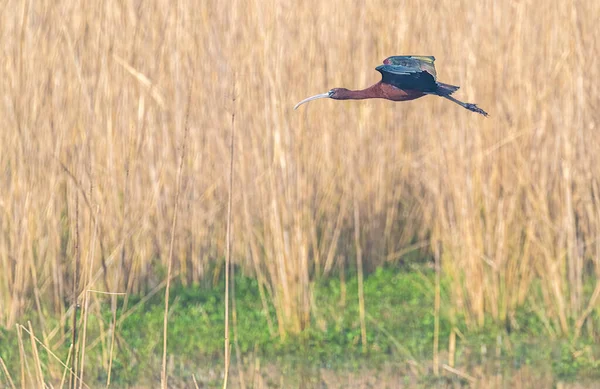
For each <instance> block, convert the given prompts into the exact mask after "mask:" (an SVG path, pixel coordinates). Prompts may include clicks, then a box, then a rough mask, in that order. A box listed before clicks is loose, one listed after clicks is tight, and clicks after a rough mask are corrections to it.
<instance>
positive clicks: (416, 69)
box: [375, 65, 438, 93]
mask: <svg viewBox="0 0 600 389" xmlns="http://www.w3.org/2000/svg"><path fill="white" fill-rule="evenodd" d="M375 69H376V70H377V71H379V72H380V73H381V75H382V81H383V82H384V83H386V84H390V85H393V86H395V87H396V88H399V89H406V90H417V91H421V92H425V93H431V92H435V91H436V90H437V88H438V84H437V82H436V81H435V75H432V74H431V73H429V72H428V71H425V70H422V69H421V67H420V66H403V65H379V66H377V67H376V68H375Z"/></svg>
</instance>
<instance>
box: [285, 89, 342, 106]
mask: <svg viewBox="0 0 600 389" xmlns="http://www.w3.org/2000/svg"><path fill="white" fill-rule="evenodd" d="M345 92H348V89H346V88H333V89H331V90H330V91H329V92H327V93H321V94H318V95H314V96H311V97H307V98H306V99H304V100H302V101H301V102H299V103H298V104H296V106H295V107H294V109H297V108H298V107H299V106H301V105H302V104H304V103H308V102H309V101H312V100H316V99H324V98H330V99H335V100H343V99H344V98H345Z"/></svg>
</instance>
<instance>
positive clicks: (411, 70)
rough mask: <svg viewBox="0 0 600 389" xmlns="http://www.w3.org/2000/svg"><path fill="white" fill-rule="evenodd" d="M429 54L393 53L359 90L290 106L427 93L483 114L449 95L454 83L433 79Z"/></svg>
mask: <svg viewBox="0 0 600 389" xmlns="http://www.w3.org/2000/svg"><path fill="white" fill-rule="evenodd" d="M434 61H435V58H434V57H433V56H423V55H395V56H392V57H388V58H386V59H385V60H384V61H383V65H380V66H377V67H376V68H375V69H376V70H377V71H378V72H380V73H381V77H382V78H381V81H379V82H378V83H377V84H375V85H372V86H370V87H368V88H366V89H362V90H348V89H346V88H333V89H331V90H330V91H329V92H327V93H321V94H318V95H315V96H311V97H308V98H306V99H304V100H302V101H301V102H299V103H298V104H296V106H295V107H294V109H296V108H298V107H299V106H300V105H302V104H304V103H307V102H309V101H312V100H316V99H323V98H330V99H335V100H362V99H387V100H392V101H407V100H414V99H418V98H419V97H422V96H425V95H426V94H427V95H437V96H440V97H443V98H445V99H448V100H450V101H452V102H453V103H456V104H458V105H460V106H461V107H464V108H466V109H468V110H469V111H472V112H476V113H479V114H481V115H483V116H487V115H488V114H487V112H485V111H484V110H483V109H481V108H479V107H478V106H477V105H476V104H471V103H465V102H462V101H460V100H457V99H455V98H454V97H452V96H451V95H452V93H454V92H456V91H457V90H458V88H459V87H458V86H454V85H449V84H444V83H442V82H438V81H437V74H436V71H435V66H434V65H433V63H434Z"/></svg>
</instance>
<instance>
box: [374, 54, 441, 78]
mask: <svg viewBox="0 0 600 389" xmlns="http://www.w3.org/2000/svg"><path fill="white" fill-rule="evenodd" d="M434 62H435V57H434V56H432V55H394V56H391V57H387V58H386V59H384V60H383V64H384V65H401V66H406V67H409V68H415V69H421V70H423V71H426V72H427V73H429V74H431V75H432V76H433V77H436V76H437V75H436V73H435V65H434V64H433V63H434Z"/></svg>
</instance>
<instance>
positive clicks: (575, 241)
mask: <svg viewBox="0 0 600 389" xmlns="http://www.w3.org/2000/svg"><path fill="white" fill-rule="evenodd" d="M1 3H2V6H0V53H1V54H0V67H1V71H0V90H1V92H0V95H1V97H2V99H1V102H0V129H1V130H0V267H1V271H0V325H1V326H2V327H4V328H7V329H14V328H15V326H16V325H17V324H23V325H24V326H25V327H27V325H26V323H24V322H23V321H22V320H23V318H24V317H25V316H27V317H29V318H33V319H34V320H35V322H36V328H31V327H29V329H31V330H32V331H34V332H35V334H36V336H37V337H38V338H39V339H40V342H41V343H42V344H44V345H45V346H46V347H48V348H50V349H56V348H57V347H58V346H59V345H62V344H65V343H68V342H69V338H70V336H71V335H70V333H69V330H68V328H70V327H69V326H70V323H71V321H72V320H73V307H74V304H75V303H77V304H79V305H80V306H83V307H84V308H85V307H89V308H88V309H90V310H92V311H93V310H95V309H99V308H98V307H99V306H100V305H102V304H104V305H107V304H108V305H110V301H111V300H110V297H107V296H106V295H103V294H100V293H99V292H110V293H126V294H127V295H132V294H142V295H144V294H148V293H150V292H154V291H156V290H162V289H161V288H164V285H165V281H166V273H165V269H166V268H167V265H168V260H169V257H170V256H169V249H170V242H171V237H173V253H172V259H173V268H172V271H173V277H174V280H176V281H178V282H182V283H183V284H184V285H192V284H198V283H199V282H202V280H213V279H219V278H220V277H222V274H223V271H224V262H223V258H224V253H225V243H226V239H225V236H226V214H227V196H228V174H229V141H230V138H229V137H230V129H231V121H232V115H233V114H234V115H235V131H236V139H235V142H236V143H235V157H234V169H235V174H234V177H233V198H232V204H233V208H232V220H233V225H232V232H233V248H232V261H233V263H234V264H236V269H240V270H241V271H242V272H244V273H245V274H248V275H250V276H252V277H255V278H256V279H257V280H258V282H259V285H260V287H261V289H260V290H261V298H262V301H263V305H264V306H265V307H266V306H267V304H271V303H272V304H273V305H274V307H275V312H276V320H274V321H273V323H270V324H272V326H273V336H275V337H277V336H278V337H280V338H281V339H285V338H286V337H288V336H290V335H293V334H297V333H300V332H301V331H303V330H304V329H305V328H307V326H309V325H310V318H311V312H312V311H313V310H314V309H315V304H317V305H318V301H315V299H314V298H313V297H312V295H311V293H312V292H311V290H312V289H311V286H312V284H313V282H314V281H315V280H317V279H321V278H326V277H329V276H331V275H332V274H333V272H334V271H336V269H339V268H340V267H341V268H344V267H356V263H357V262H356V261H357V253H358V259H359V260H362V263H363V268H364V270H365V274H366V275H365V276H367V275H368V273H369V272H370V271H372V270H373V269H375V268H377V267H379V266H382V265H386V264H388V265H390V264H395V263H398V262H399V261H402V260H403V257H404V256H405V255H407V254H408V253H412V252H415V251H419V252H421V253H422V255H423V256H425V255H431V256H433V257H436V259H437V261H438V264H439V266H440V267H439V270H440V274H441V277H444V278H445V279H449V280H451V283H450V293H449V295H450V297H449V298H448V299H445V300H444V301H442V302H439V300H438V303H439V304H441V305H442V306H441V307H439V306H437V307H431V309H432V310H433V309H436V312H437V311H439V310H440V309H441V310H442V311H443V312H446V314H447V315H448V316H449V317H450V319H451V320H458V319H457V318H458V317H460V318H461V320H465V322H466V323H467V326H468V328H469V329H472V330H477V329H478V328H481V327H483V325H484V323H485V321H486V320H488V319H489V320H492V321H495V322H500V323H506V325H507V326H510V327H511V328H518V327H519V325H520V323H519V322H518V320H517V319H516V318H515V311H516V310H517V309H518V308H519V307H520V306H522V305H523V304H525V303H528V304H530V305H531V306H534V307H536V313H535V314H536V315H538V316H539V318H540V319H541V320H542V321H543V322H544V323H545V329H546V335H547V336H548V337H549V338H555V337H570V338H577V337H579V336H582V334H585V335H586V336H590V337H592V338H595V339H600V328H598V325H600V320H599V318H600V305H599V304H600V137H599V136H598V132H599V131H600V128H599V123H600V89H599V88H598V87H596V84H597V80H598V79H600V60H599V59H598V57H599V56H600V38H599V37H600V28H599V27H598V19H599V18H600V2H598V1H592V0H584V1H573V2H545V1H541V0H538V1H534V0H523V1H512V2H500V1H479V2H473V1H470V2H469V1H450V0H444V1H431V0H426V1H419V2H411V3H407V2H401V1H392V0H373V1H368V2H364V3H363V2H350V1H346V0H330V1H315V0H308V1H304V2H293V1H273V0H231V1H220V2H218V1H201V2H186V1H178V2H172V1H164V0H154V1H146V2H120V1H112V0H107V1H103V2H76V1H58V2H53V1H47V0H42V1H30V0H22V1H15V0H6V1H2V2H1ZM400 54H422V55H435V57H436V65H437V71H438V79H439V80H440V81H443V82H446V83H450V84H454V85H460V86H461V89H460V90H459V91H458V92H457V94H456V96H457V97H458V98H462V99H463V100H465V101H469V102H473V103H477V104H478V105H479V106H480V107H482V108H483V109H485V110H486V111H488V112H489V113H490V117H489V118H484V117H482V116H480V115H477V114H473V113H471V112H469V111H467V110H465V109H462V108H460V107H459V106H457V105H455V104H452V103H450V102H448V101H445V100H444V99H441V98H437V97H433V96H427V97H424V98H422V99H419V100H415V101H411V102H403V103H393V102H389V101H385V100H365V101H360V102H357V101H333V100H319V101H316V102H312V103H310V104H308V105H305V106H302V107H301V108H300V109H298V110H297V111H294V110H293V106H294V104H296V103H297V102H298V101H300V100H301V99H303V98H304V97H306V96H309V95H311V94H315V93H320V92H326V91H327V90H329V89H331V88H333V87H347V88H350V89H362V88H364V87H367V86H369V85H371V84H373V83H375V82H377V81H378V80H379V79H380V75H379V73H378V72H376V71H375V70H374V68H375V67H376V66H377V65H378V64H380V63H381V60H383V59H384V58H386V57H387V56H390V55H400ZM182 158H183V159H182ZM180 160H181V161H182V165H181V169H180ZM179 171H180V173H178V172H179ZM178 177H179V178H178ZM178 187H179V196H176V194H177V191H178ZM176 202H177V206H176ZM176 209H177V212H178V214H177V219H176V223H175V224H174V233H173V234H171V229H172V226H173V213H174V212H175V210H176ZM361 276H362V275H361ZM92 291H98V292H92ZM74 294H75V295H77V298H76V301H75V299H74V297H73V296H74ZM86 298H88V299H89V300H86ZM84 302H85V303H84ZM265 309H266V308H265ZM51 315H55V316H58V317H60V318H61V325H60V326H59V328H56V327H53V326H50V325H45V322H46V319H47V317H48V316H51ZM84 318H85V315H81V316H80V317H79V318H78V319H77V320H84ZM79 325H80V326H81V325H82V323H79ZM18 328H23V327H18ZM192 330H193V329H192ZM22 336H23V341H27V342H29V335H28V334H26V333H25V332H22ZM157 336H159V335H158V334H157ZM215 336H222V334H221V335H215ZM439 342H440V345H439V347H440V348H441V349H445V348H446V345H447V344H448V343H447V342H448V339H441V340H439ZM38 347H41V346H40V345H39V344H38ZM80 352H81V351H80ZM61 358H62V356H61ZM63 362H64V360H63ZM31 368H32V369H33V370H36V369H34V368H33V367H31ZM157 368H158V367H157ZM81 370H82V371H83V367H81ZM57 371H58V373H57V372H56V371H54V370H51V371H50V372H46V371H45V373H44V374H45V378H41V377H40V376H41V375H42V371H41V368H40V369H39V371H37V370H36V371H35V373H34V374H33V376H35V377H37V378H34V380H35V381H34V382H38V383H39V382H41V381H43V380H44V379H46V380H49V381H52V382H53V385H55V386H58V385H59V382H60V380H61V374H62V370H61V369H58V370H57ZM11 374H12V375H13V378H15V379H18V378H19V375H20V374H21V373H19V372H16V371H15V372H11ZM23 379H24V380H25V381H26V382H27V380H28V379H30V378H27V377H25V376H23ZM7 385H8V384H7ZM23 385H25V384H23Z"/></svg>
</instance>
